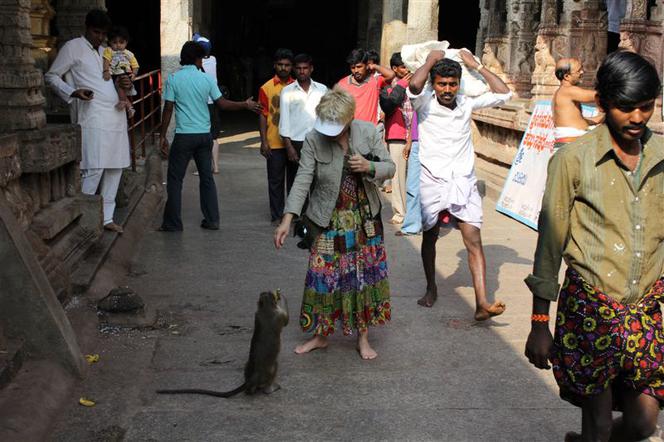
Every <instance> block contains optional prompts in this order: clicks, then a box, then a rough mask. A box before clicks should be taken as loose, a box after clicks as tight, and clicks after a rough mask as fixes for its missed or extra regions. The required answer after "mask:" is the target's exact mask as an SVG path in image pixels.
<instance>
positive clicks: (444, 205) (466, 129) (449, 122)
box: [408, 50, 511, 321]
mask: <svg viewBox="0 0 664 442" xmlns="http://www.w3.org/2000/svg"><path fill="white" fill-rule="evenodd" d="M459 56H460V57H461V59H462V60H463V63H464V64H465V65H466V67H467V68H468V69H471V70H476V71H477V72H479V73H480V75H482V77H484V79H485V80H486V82H487V83H488V85H489V87H490V88H491V91H492V92H487V93H485V94H482V95H480V96H478V97H472V98H471V97H468V96H463V95H458V92H459V88H460V86H461V73H462V70H461V65H460V64H459V63H458V62H456V61H453V60H450V59H445V58H444V53H443V51H431V53H430V54H429V56H428V57H427V60H426V62H425V64H424V65H423V66H422V67H420V68H419V69H418V70H417V71H416V72H415V74H413V77H412V79H411V81H410V84H409V90H408V97H409V98H410V100H411V103H412V106H413V109H414V110H415V111H416V112H417V120H418V131H419V142H420V151H419V155H420V163H421V171H420V201H421V205H422V225H423V230H424V232H423V235H422V264H423V266H424V273H425V276H426V279H427V290H426V293H425V295H424V296H423V297H422V298H421V299H420V300H418V304H420V305H422V306H425V307H431V306H432V305H433V304H434V302H435V301H436V298H437V296H438V288H437V286H436V271H435V260H436V241H437V240H438V233H439V230H440V225H441V224H446V223H451V224H453V225H455V226H457V227H458V228H459V230H460V231H461V236H462V237H463V242H464V245H465V246H466V250H467V251H468V264H469V266H470V272H471V274H472V276H473V286H474V288H475V319H476V320H478V321H481V320H486V319H488V318H490V317H491V316H495V315H499V314H501V313H502V312H503V311H504V310H505V305H504V304H503V303H502V302H500V301H496V302H494V303H493V304H491V303H489V302H488V301H487V297H486V283H485V281H486V265H485V259H484V250H483V248H482V239H481V235H480V228H481V226H482V199H481V197H480V194H479V192H478V190H477V178H476V177H475V152H474V149H473V144H472V141H471V115H472V112H473V111H474V110H476V109H480V108H483V107H490V106H496V105H498V104H501V103H504V102H505V101H506V100H508V99H509V98H510V97H511V92H510V90H509V88H508V87H507V85H506V84H505V83H504V82H503V81H502V80H501V79H500V78H498V77H497V76H496V75H494V74H493V73H492V72H491V71H489V70H488V69H486V68H484V67H483V66H482V65H481V64H480V63H478V62H477V61H476V60H475V58H474V57H473V56H472V54H471V53H470V52H468V51H467V50H461V51H460V52H459ZM427 77H429V80H430V84H429V85H427V86H426V87H425V82H426V80H427Z"/></svg>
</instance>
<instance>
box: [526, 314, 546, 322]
mask: <svg viewBox="0 0 664 442" xmlns="http://www.w3.org/2000/svg"><path fill="white" fill-rule="evenodd" d="M530 320H531V321H533V322H549V315H545V314H539V315H532V316H531V317H530Z"/></svg>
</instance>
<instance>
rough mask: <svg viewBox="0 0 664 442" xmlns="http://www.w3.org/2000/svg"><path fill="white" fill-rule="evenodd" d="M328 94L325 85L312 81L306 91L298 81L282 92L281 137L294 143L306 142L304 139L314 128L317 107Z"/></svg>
mask: <svg viewBox="0 0 664 442" xmlns="http://www.w3.org/2000/svg"><path fill="white" fill-rule="evenodd" d="M326 92H327V87H326V86H325V85H324V84H321V83H318V82H315V81H313V80H311V84H310V85H309V90H308V91H305V90H304V89H302V86H300V83H299V82H297V81H294V82H292V83H291V84H289V85H288V86H286V87H284V88H283V89H282V91H281V96H280V105H279V112H280V116H279V135H281V136H282V137H288V138H290V139H291V140H293V141H304V137H305V136H306V135H307V132H309V131H310V130H311V129H313V127H314V122H315V121H316V106H318V103H320V99H321V98H323V95H325V93H326Z"/></svg>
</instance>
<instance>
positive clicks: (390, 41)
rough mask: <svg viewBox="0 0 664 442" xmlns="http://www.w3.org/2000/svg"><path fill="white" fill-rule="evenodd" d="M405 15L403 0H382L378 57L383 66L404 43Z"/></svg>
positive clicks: (405, 32)
mask: <svg viewBox="0 0 664 442" xmlns="http://www.w3.org/2000/svg"><path fill="white" fill-rule="evenodd" d="M405 15H406V11H405V10H404V2H403V0H383V35H382V41H381V45H380V58H381V60H382V63H383V65H385V66H388V63H389V60H390V57H391V56H392V54H393V53H395V52H399V51H401V47H402V46H403V45H404V44H406V34H407V27H406V22H405V21H404V18H405Z"/></svg>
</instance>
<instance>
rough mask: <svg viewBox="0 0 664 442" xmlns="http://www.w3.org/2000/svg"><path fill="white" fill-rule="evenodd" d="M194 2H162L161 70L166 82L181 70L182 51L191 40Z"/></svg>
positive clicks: (180, 0)
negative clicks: (170, 76)
mask: <svg viewBox="0 0 664 442" xmlns="http://www.w3.org/2000/svg"><path fill="white" fill-rule="evenodd" d="M193 1H194V0H161V30H160V32H161V70H162V78H163V79H164V81H165V80H166V77H167V76H168V74H170V73H171V72H174V71H176V70H178V69H179V68H180V50H181V49H182V45H183V44H184V43H185V42H186V41H188V40H189V39H191V35H192V29H191V17H192V11H193Z"/></svg>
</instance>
